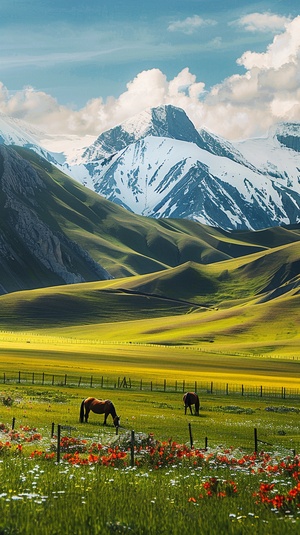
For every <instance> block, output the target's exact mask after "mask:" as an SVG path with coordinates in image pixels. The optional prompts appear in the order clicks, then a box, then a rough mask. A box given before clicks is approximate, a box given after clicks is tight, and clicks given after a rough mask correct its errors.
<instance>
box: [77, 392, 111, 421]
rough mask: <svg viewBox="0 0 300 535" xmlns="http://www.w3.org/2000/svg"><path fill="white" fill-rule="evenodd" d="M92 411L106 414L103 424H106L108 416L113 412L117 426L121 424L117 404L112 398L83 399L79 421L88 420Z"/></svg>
mask: <svg viewBox="0 0 300 535" xmlns="http://www.w3.org/2000/svg"><path fill="white" fill-rule="evenodd" d="M90 411H93V412H95V413H96V414H104V422H103V425H106V420H107V417H108V416H109V415H110V414H111V417H112V419H113V422H114V425H115V427H119V425H120V417H119V416H117V413H116V409H115V406H114V404H113V402H112V401H110V399H105V400H102V399H101V400H100V399H96V398H86V399H84V400H83V401H82V403H81V406H80V415H79V421H80V422H81V423H83V421H84V420H85V421H86V422H87V421H88V417H89V413H90Z"/></svg>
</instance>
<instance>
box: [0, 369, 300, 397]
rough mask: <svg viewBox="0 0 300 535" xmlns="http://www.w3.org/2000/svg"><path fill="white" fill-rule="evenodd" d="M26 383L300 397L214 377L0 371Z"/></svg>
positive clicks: (5, 380)
mask: <svg viewBox="0 0 300 535" xmlns="http://www.w3.org/2000/svg"><path fill="white" fill-rule="evenodd" d="M1 383H2V384H6V385H9V384H23V385H45V386H50V385H51V386H70V387H74V386H77V387H86V388H87V387H88V388H101V389H106V390H111V389H119V390H124V389H128V390H142V391H151V392H170V393H171V392H175V393H176V392H178V393H180V392H182V393H184V392H186V391H195V392H197V393H198V394H199V395H201V394H211V395H227V396H229V395H231V396H232V395H237V396H243V397H261V398H264V397H267V398H279V399H300V389H299V388H286V387H285V386H281V387H268V386H262V385H260V386H255V385H245V384H233V383H220V382H214V381H186V380H182V381H178V380H175V381H171V380H167V379H163V380H161V381H158V380H155V381H150V380H148V381H145V380H144V379H131V378H130V377H118V378H117V379H116V380H113V379H111V378H108V377H104V376H103V375H102V376H101V377H96V376H93V375H90V376H79V375H68V374H50V373H45V372H38V373H37V372H24V371H19V372H3V373H0V384H1Z"/></svg>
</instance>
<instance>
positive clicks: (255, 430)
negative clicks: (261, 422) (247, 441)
mask: <svg viewBox="0 0 300 535" xmlns="http://www.w3.org/2000/svg"><path fill="white" fill-rule="evenodd" d="M257 442H258V441H257V429H256V427H254V451H255V453H257V450H258V447H257Z"/></svg>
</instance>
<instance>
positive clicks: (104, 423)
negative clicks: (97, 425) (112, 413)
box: [103, 412, 108, 425]
mask: <svg viewBox="0 0 300 535" xmlns="http://www.w3.org/2000/svg"><path fill="white" fill-rule="evenodd" d="M107 416H108V415H107V414H106V412H105V413H104V422H103V425H106V420H107Z"/></svg>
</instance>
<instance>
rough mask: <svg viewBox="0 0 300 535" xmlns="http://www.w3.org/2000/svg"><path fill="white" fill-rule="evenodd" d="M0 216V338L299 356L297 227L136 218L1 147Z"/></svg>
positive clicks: (29, 155)
mask: <svg viewBox="0 0 300 535" xmlns="http://www.w3.org/2000/svg"><path fill="white" fill-rule="evenodd" d="M0 205H1V211H0V214H1V215H0V225H1V236H0V284H1V288H2V293H3V295H2V296H0V330H17V331H28V330H30V331H31V332H32V331H35V332H55V333H60V335H61V336H75V337H77V338H83V339H85V338H87V339H93V338H97V339H98V340H99V339H100V340H111V341H122V342H127V343H128V342H130V343H138V344H140V343H147V344H149V343H151V344H168V345H173V344H174V345H177V344H186V345H194V346H203V344H204V346H207V345H208V344H213V345H214V348H218V349H219V350H220V348H224V347H226V346H228V347H230V348H231V350H232V347H233V345H234V346H235V347H236V348H239V349H240V350H247V351H248V350H249V351H250V350H251V351H252V352H260V351H274V350H275V349H276V350H280V348H285V351H295V348H296V350H297V348H299V344H300V334H299V332H300V329H299V327H300V325H299V321H300V320H299V314H298V311H299V305H300V302H299V299H300V244H299V241H300V225H293V226H289V227H272V228H269V229H268V228H266V229H263V230H260V231H256V232H254V231H245V230H243V231H230V232H229V231H224V230H221V229H217V228H214V227H208V226H205V225H202V224H200V223H197V222H193V221H189V220H182V219H179V220H176V219H159V220H156V219H151V218H147V217H142V216H138V215H136V214H133V213H131V212H129V211H126V210H125V209H123V208H121V207H120V206H117V205H116V204H114V203H111V202H109V201H107V200H106V199H104V198H101V197H100V196H99V195H97V194H96V193H94V192H91V191H90V190H88V189H87V188H85V187H84V186H81V185H80V184H78V183H77V182H75V181H74V180H72V179H70V178H69V177H68V176H66V175H64V174H63V173H61V172H60V171H59V170H58V169H57V168H56V167H54V166H52V164H50V163H49V162H48V161H46V160H44V159H43V158H42V157H41V156H39V155H37V154H35V153H34V152H32V151H30V150H27V149H24V148H16V147H14V148H11V147H5V146H2V147H1V148H0ZM70 283H71V284H70ZM287 348H288V349H287Z"/></svg>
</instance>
